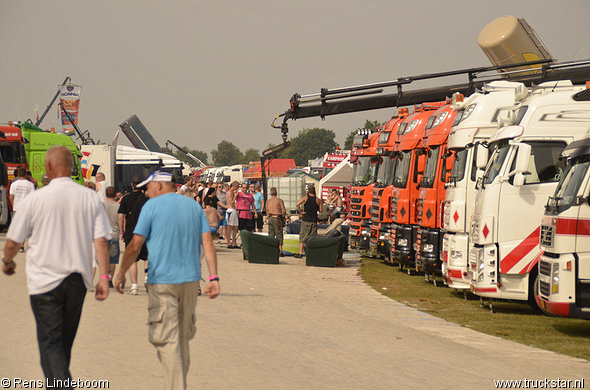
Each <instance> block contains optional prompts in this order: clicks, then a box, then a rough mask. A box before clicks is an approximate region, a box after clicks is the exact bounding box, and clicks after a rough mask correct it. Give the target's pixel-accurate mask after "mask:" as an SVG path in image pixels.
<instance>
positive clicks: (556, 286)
mask: <svg viewBox="0 0 590 390" xmlns="http://www.w3.org/2000/svg"><path fill="white" fill-rule="evenodd" d="M551 285H552V286H551V292H552V293H554V294H556V293H558V292H559V264H553V279H552V281H551Z"/></svg>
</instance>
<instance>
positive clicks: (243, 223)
mask: <svg viewBox="0 0 590 390" xmlns="http://www.w3.org/2000/svg"><path fill="white" fill-rule="evenodd" d="M238 230H247V231H249V232H253V231H254V220H253V219H245V218H239V224H238Z"/></svg>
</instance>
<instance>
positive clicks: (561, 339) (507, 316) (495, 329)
mask: <svg viewBox="0 0 590 390" xmlns="http://www.w3.org/2000/svg"><path fill="white" fill-rule="evenodd" d="M361 261H362V264H363V266H362V267H361V268H360V274H361V276H362V278H363V280H364V281H365V282H366V283H367V284H369V285H370V286H371V287H373V288H374V289H375V290H377V291H379V292H380V293H382V294H384V295H386V296H388V297H390V298H392V299H394V300H396V301H398V302H401V303H403V304H406V305H408V306H410V307H413V308H416V309H418V310H420V311H423V312H426V313H429V314H432V315H434V316H436V317H440V318H444V319H445V320H448V321H450V322H453V323H456V324H459V325H461V326H465V327H468V328H471V329H474V330H477V331H479V332H483V333H487V334H490V335H494V336H498V337H501V338H504V339H507V340H512V341H516V342H518V343H521V344H525V345H530V346H533V347H537V348H542V349H546V350H549V351H554V352H558V353H562V354H565V355H569V356H574V357H578V358H582V359H586V360H590V321H586V320H580V319H572V318H557V317H548V316H546V315H543V314H540V313H538V312H536V311H535V310H533V309H532V308H531V307H530V306H528V305H527V304H526V303H520V302H509V301H502V300H498V301H494V303H493V308H494V312H491V311H490V310H489V308H488V306H487V300H485V304H486V305H485V307H484V308H482V307H481V306H480V299H479V297H477V296H475V295H472V294H471V293H467V295H466V298H465V297H464V294H463V293H462V292H460V293H457V292H456V291H455V290H453V289H450V288H448V287H446V286H443V283H442V278H440V277H437V281H438V283H437V284H438V287H436V286H434V284H433V283H432V282H430V283H426V282H425V281H424V275H423V274H416V272H414V273H413V274H412V275H408V274H407V272H406V271H405V269H404V271H400V270H399V268H398V267H397V266H392V265H390V264H388V263H385V262H383V261H382V260H379V259H372V258H367V257H363V258H362V259H361Z"/></svg>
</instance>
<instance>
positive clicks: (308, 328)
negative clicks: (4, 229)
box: [0, 234, 590, 390]
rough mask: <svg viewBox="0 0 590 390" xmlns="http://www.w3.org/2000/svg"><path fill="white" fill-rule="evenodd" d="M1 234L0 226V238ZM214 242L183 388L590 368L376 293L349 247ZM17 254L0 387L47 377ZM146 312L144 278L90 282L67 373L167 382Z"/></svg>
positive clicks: (358, 385)
mask: <svg viewBox="0 0 590 390" xmlns="http://www.w3.org/2000/svg"><path fill="white" fill-rule="evenodd" d="M4 240H5V236H4V234H2V235H0V245H1V246H2V248H3V247H4ZM217 247H218V259H219V275H220V279H221V294H220V296H219V297H218V298H216V299H213V300H211V299H208V298H206V297H200V299H199V301H198V304H197V313H198V323H197V326H198V331H197V336H196V337H195V339H194V340H193V341H192V342H191V369H190V372H189V388H190V389H201V388H216V389H232V390H233V389H289V390H291V389H493V388H496V386H495V383H494V381H498V380H521V381H522V382H521V386H523V388H524V386H527V385H528V387H529V388H535V386H536V387H537V388H541V387H545V388H546V387H548V386H551V385H552V384H553V385H556V386H554V387H557V385H564V384H567V382H551V381H557V380H558V379H559V380H560V381H564V380H565V381H567V380H571V381H573V380H581V379H583V378H590V364H589V362H588V361H586V360H582V359H575V358H571V357H567V356H563V355H559V354H556V353H553V352H548V351H545V350H540V349H536V348H532V347H528V346H524V345H520V344H517V343H514V342H510V341H506V340H503V339H500V338H497V337H493V336H488V335H485V334H481V333H478V332H475V331H473V330H470V329H468V328H464V327H460V326H457V325H455V324H452V323H449V322H446V321H444V320H441V319H438V318H436V317H433V316H431V315H429V314H425V313H421V312H419V311H417V310H415V309H413V308H410V307H408V306H405V305H403V304H401V303H398V302H396V301H394V300H391V299H389V298H387V297H385V296H383V295H382V294H380V293H379V292H377V291H375V290H373V289H371V288H370V287H369V286H368V285H366V284H365V283H364V282H363V281H362V280H361V279H360V277H359V276H358V265H359V264H358V262H356V261H354V260H355V258H354V255H352V254H348V260H349V263H350V266H349V267H346V268H335V269H332V268H316V267H306V266H305V259H295V258H292V257H289V258H281V263H280V264H279V265H262V264H249V263H248V262H246V261H244V260H242V255H241V251H239V250H229V249H226V248H225V247H223V246H220V245H217ZM24 261H25V255H24V254H19V255H18V257H17V264H18V268H17V274H15V275H13V276H12V277H7V276H5V275H0V297H2V298H1V300H0V329H2V336H1V337H2V342H1V344H0V345H1V348H0V379H1V378H7V379H8V380H9V381H10V383H9V387H7V388H15V387H14V386H15V383H14V382H15V379H16V380H17V382H18V381H19V380H20V383H24V382H23V381H24V380H32V381H39V380H43V373H42V371H41V368H40V365H39V353H38V349H37V341H36V334H35V322H34V319H33V315H32V312H31V309H30V305H29V298H28V295H27V289H26V276H25V272H24ZM140 268H141V267H140ZM203 268H204V272H203V273H204V275H205V276H206V275H208V273H207V271H206V266H204V267H203ZM140 277H142V275H140ZM146 323H147V294H146V293H145V290H144V289H143V288H140V294H139V295H138V296H131V295H127V294H125V295H120V294H118V293H116V292H115V291H114V290H111V294H110V295H109V297H108V298H107V300H105V301H104V302H98V301H96V300H95V299H94V297H93V295H92V294H91V293H88V296H87V298H86V302H85V306H84V311H83V314H82V320H81V323H80V328H79V331H78V335H77V338H76V342H75V344H74V349H73V358H72V364H71V372H72V375H73V377H74V379H76V380H77V379H78V378H80V380H82V384H84V385H93V383H92V382H85V381H101V380H102V381H108V384H109V388H110V389H132V388H141V389H160V388H163V375H162V371H161V367H160V364H159V362H158V359H157V356H156V351H155V349H154V348H153V347H152V346H151V344H149V342H148V341H147V326H146ZM525 380H528V381H529V382H525ZM530 381H539V382H530ZM541 382H542V383H541ZM103 383H104V382H103ZM94 384H98V382H94ZM584 384H585V383H584ZM573 385H574V382H571V385H570V386H573ZM588 386H590V383H589V384H588ZM45 387H46V386H45ZM0 388H1V386H0ZM16 388H18V385H16ZM23 388H24V387H23ZM562 388H563V387H562Z"/></svg>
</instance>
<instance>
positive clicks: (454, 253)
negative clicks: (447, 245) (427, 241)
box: [451, 251, 463, 260]
mask: <svg viewBox="0 0 590 390" xmlns="http://www.w3.org/2000/svg"><path fill="white" fill-rule="evenodd" d="M451 259H453V260H462V259H463V252H461V251H451Z"/></svg>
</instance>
